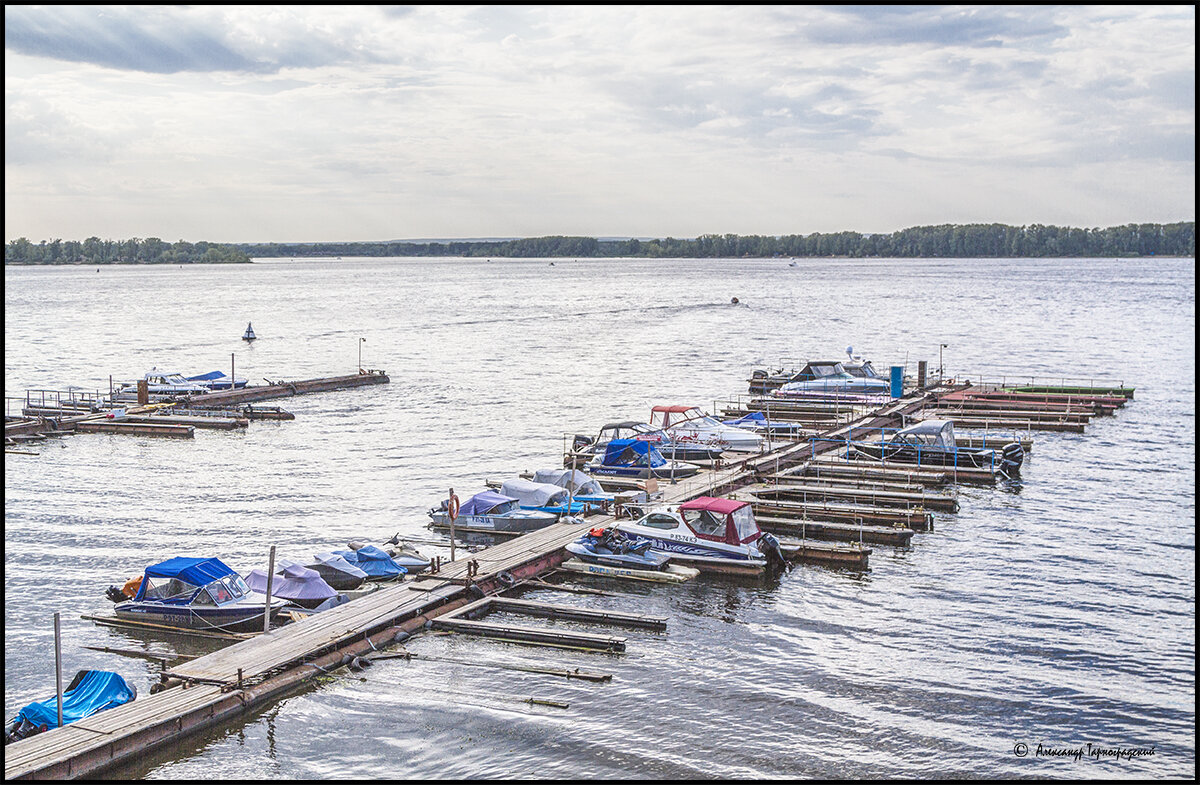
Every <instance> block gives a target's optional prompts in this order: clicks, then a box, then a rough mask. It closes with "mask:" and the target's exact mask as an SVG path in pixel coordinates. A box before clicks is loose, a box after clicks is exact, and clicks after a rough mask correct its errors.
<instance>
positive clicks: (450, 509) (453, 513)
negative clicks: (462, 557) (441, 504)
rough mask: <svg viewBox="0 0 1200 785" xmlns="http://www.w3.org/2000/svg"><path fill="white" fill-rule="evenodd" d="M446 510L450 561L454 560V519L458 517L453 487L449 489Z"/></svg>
mask: <svg viewBox="0 0 1200 785" xmlns="http://www.w3.org/2000/svg"><path fill="white" fill-rule="evenodd" d="M446 512H447V513H448V516H447V517H449V518H450V561H454V519H455V518H457V517H458V510H457V509H456V508H455V506H454V489H453V488H451V489H450V498H449V499H448V500H447V501H446Z"/></svg>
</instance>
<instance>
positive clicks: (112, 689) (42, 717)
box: [17, 671, 137, 728]
mask: <svg viewBox="0 0 1200 785" xmlns="http://www.w3.org/2000/svg"><path fill="white" fill-rule="evenodd" d="M136 696H137V690H135V689H134V688H133V687H130V686H129V683H128V682H126V681H125V680H124V679H123V678H121V676H120V674H117V673H111V672H109V671H80V672H79V674H77V675H76V676H75V679H74V681H72V682H71V688H70V689H68V690H66V691H65V692H63V725H66V724H68V723H71V722H74V721H75V720H81V719H83V718H84V717H90V716H92V715H93V714H95V713H96V712H100V711H104V710H105V709H111V708H112V707H114V706H120V705H121V704H123V703H129V701H131V700H133V699H134V697H136ZM17 720H18V721H20V720H26V721H28V722H29V723H31V724H33V725H34V726H38V725H45V726H46V727H48V728H54V727H57V726H58V696H55V697H53V698H50V699H49V700H44V701H34V702H33V703H31V704H29V705H28V706H26V707H25V708H23V709H21V711H20V713H19V714H17Z"/></svg>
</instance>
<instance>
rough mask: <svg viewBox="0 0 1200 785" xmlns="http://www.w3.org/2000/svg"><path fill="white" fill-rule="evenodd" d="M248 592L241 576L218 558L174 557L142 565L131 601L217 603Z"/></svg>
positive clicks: (185, 603) (224, 602)
mask: <svg viewBox="0 0 1200 785" xmlns="http://www.w3.org/2000/svg"><path fill="white" fill-rule="evenodd" d="M249 593H250V587H249V586H247V585H246V582H245V581H244V580H242V576H240V575H238V574H237V573H236V572H234V571H233V569H232V568H230V567H229V566H228V565H227V564H225V563H224V562H222V561H221V560H220V559H216V558H212V559H197V558H190V557H184V556H177V557H175V558H174V559H167V560H166V561H164V562H160V563H159V564H155V565H153V566H150V567H147V568H146V573H145V576H144V577H143V578H142V584H141V586H139V587H138V591H137V594H136V595H135V596H134V598H133V599H134V601H135V602H143V601H150V602H161V603H164V604H168V605H200V606H205V605H208V606H221V605H227V604H229V603H233V602H237V601H239V600H241V599H242V598H243V597H245V596H246V595H248V594H249Z"/></svg>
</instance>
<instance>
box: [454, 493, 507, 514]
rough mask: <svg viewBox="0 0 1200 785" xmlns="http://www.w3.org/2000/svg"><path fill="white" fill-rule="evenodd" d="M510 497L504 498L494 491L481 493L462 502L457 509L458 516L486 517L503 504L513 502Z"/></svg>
mask: <svg viewBox="0 0 1200 785" xmlns="http://www.w3.org/2000/svg"><path fill="white" fill-rule="evenodd" d="M515 501H516V499H514V498H513V497H511V496H505V495H504V494H502V493H496V492H495V491H481V492H480V493H477V494H475V495H474V496H472V497H471V498H470V499H467V500H466V501H465V502H463V504H462V506H461V507H459V509H458V514H459V515H487V514H488V513H490V512H491V511H492V510H494V509H496V508H497V507H500V506H501V505H505V504H512V503H513V502H515Z"/></svg>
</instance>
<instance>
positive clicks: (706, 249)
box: [237, 221, 1196, 259]
mask: <svg viewBox="0 0 1200 785" xmlns="http://www.w3.org/2000/svg"><path fill="white" fill-rule="evenodd" d="M237 247H238V248H239V249H241V250H242V251H244V252H246V253H247V254H249V255H250V256H258V257H273V256H292V257H303V256H496V257H563V256H571V257H576V258H578V257H614V256H642V257H673V258H701V259H704V258H729V257H776V256H810V257H811V256H846V257H871V256H874V257H885V258H886V257H950V258H964V257H1027V256H1034V257H1037V256H1060V257H1061V256H1066V257H1080V256H1193V257H1194V256H1195V255H1196V224H1195V222H1194V221H1189V222H1186V223H1184V222H1181V223H1173V224H1126V225H1124V226H1113V227H1109V228H1107V229H1076V228H1072V227H1063V226H1043V225H1042V224H1031V225H1029V226H1007V225H1005V224H943V225H940V226H914V227H912V228H910V229H903V230H901V231H898V232H892V233H891V234H861V233H859V232H836V233H833V234H822V233H820V232H816V233H813V234H809V235H802V234H788V235H783V236H780V237H775V236H770V235H737V234H705V235H701V236H700V237H697V238H696V239H694V240H678V239H675V238H674V237H668V238H666V239H663V240H636V239H632V240H597V239H596V238H594V237H561V236H554V237H530V238H525V239H522V240H495V241H453V242H445V243H406V242H383V243H372V242H356V243H243V244H240V245H238V246H237Z"/></svg>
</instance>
